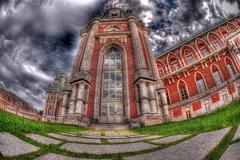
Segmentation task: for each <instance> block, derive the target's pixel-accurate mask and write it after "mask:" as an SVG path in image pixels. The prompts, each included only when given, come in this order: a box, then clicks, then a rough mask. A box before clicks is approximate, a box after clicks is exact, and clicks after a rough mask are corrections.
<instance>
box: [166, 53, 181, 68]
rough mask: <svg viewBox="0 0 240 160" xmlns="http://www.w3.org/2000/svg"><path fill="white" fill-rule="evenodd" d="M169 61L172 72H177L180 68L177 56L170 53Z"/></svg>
mask: <svg viewBox="0 0 240 160" xmlns="http://www.w3.org/2000/svg"><path fill="white" fill-rule="evenodd" d="M167 61H168V64H169V66H170V70H171V71H172V72H175V71H177V70H178V69H179V68H180V64H179V61H178V57H177V56H176V55H175V54H172V53H170V54H169V55H168V57H167Z"/></svg>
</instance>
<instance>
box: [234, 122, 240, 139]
mask: <svg viewBox="0 0 240 160" xmlns="http://www.w3.org/2000/svg"><path fill="white" fill-rule="evenodd" d="M237 139H240V125H239V126H238V130H237V132H236V133H235V135H234V137H233V141H234V140H237Z"/></svg>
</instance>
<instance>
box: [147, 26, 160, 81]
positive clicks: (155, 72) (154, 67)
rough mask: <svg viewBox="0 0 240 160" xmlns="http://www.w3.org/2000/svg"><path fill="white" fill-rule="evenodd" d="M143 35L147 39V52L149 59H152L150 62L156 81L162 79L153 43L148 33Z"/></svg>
mask: <svg viewBox="0 0 240 160" xmlns="http://www.w3.org/2000/svg"><path fill="white" fill-rule="evenodd" d="M143 35H144V39H145V42H146V47H147V50H148V54H149V57H150V62H151V64H152V68H153V74H154V76H155V78H156V79H160V76H159V73H158V69H157V63H156V61H155V58H154V54H153V51H152V46H151V43H150V41H149V37H148V32H147V31H144V32H143Z"/></svg>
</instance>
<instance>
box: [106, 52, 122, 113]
mask: <svg viewBox="0 0 240 160" xmlns="http://www.w3.org/2000/svg"><path fill="white" fill-rule="evenodd" d="M103 74H104V75H103V84H102V85H103V87H102V88H103V90H102V92H103V94H102V95H103V99H102V103H103V104H104V105H103V108H104V107H105V108H107V109H106V112H104V113H106V114H108V115H116V114H117V108H116V104H117V103H119V104H120V105H121V108H120V109H121V110H122V109H123V108H122V101H123V99H122V98H123V83H122V58H121V54H120V52H119V51H118V50H116V49H111V50H109V51H108V53H107V54H106V56H105V59H104V73H103ZM121 114H122V113H121Z"/></svg>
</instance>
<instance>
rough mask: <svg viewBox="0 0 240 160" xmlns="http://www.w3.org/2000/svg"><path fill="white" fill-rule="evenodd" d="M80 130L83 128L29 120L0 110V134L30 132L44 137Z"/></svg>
mask: <svg viewBox="0 0 240 160" xmlns="http://www.w3.org/2000/svg"><path fill="white" fill-rule="evenodd" d="M81 130H83V128H80V127H78V126H74V125H65V124H57V123H48V122H41V121H34V120H29V119H26V118H23V117H19V116H16V115H14V114H12V113H8V112H6V111H3V110H0V132H1V131H6V132H10V133H12V134H15V135H20V134H22V133H29V132H30V133H39V134H43V135H44V134H46V133H49V132H70V131H81Z"/></svg>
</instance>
